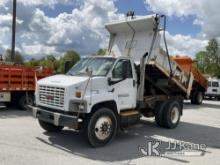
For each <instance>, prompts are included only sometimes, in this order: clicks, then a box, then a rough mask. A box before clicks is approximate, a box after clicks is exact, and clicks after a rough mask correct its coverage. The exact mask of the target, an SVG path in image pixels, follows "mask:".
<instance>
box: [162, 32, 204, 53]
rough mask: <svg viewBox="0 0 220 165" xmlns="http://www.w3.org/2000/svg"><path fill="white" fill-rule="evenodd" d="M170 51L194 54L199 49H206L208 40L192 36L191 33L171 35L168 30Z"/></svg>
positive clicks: (167, 36)
mask: <svg viewBox="0 0 220 165" xmlns="http://www.w3.org/2000/svg"><path fill="white" fill-rule="evenodd" d="M166 38H167V43H168V48H169V52H170V54H171V55H188V56H193V55H195V54H196V53H197V52H198V51H201V50H204V49H205V47H206V45H207V43H208V41H207V40H200V39H196V38H192V37H191V36H190V35H187V36H184V35H181V34H177V35H171V34H170V33H169V32H166Z"/></svg>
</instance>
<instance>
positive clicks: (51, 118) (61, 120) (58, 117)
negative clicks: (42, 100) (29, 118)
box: [28, 106, 80, 127]
mask: <svg viewBox="0 0 220 165" xmlns="http://www.w3.org/2000/svg"><path fill="white" fill-rule="evenodd" d="M28 109H29V110H31V111H32V113H33V117H34V118H38V119H39V120H42V121H45V122H48V123H51V124H54V125H56V126H66V127H77V126H78V123H79V121H80V119H78V118H77V117H76V116H72V115H66V114H62V113H58V112H52V111H49V110H46V109H43V108H41V107H35V106H28Z"/></svg>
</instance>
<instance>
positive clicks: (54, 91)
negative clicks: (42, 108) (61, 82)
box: [39, 85, 65, 108]
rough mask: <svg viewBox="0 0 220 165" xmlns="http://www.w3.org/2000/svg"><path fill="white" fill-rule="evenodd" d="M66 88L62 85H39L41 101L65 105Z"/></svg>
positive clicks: (56, 105) (58, 105) (48, 103)
mask: <svg viewBox="0 0 220 165" xmlns="http://www.w3.org/2000/svg"><path fill="white" fill-rule="evenodd" d="M64 93H65V89H64V88H60V87H51V86H42V85H41V86H39V101H40V103H42V104H46V105H50V106H55V107H59V108H63V107H64Z"/></svg>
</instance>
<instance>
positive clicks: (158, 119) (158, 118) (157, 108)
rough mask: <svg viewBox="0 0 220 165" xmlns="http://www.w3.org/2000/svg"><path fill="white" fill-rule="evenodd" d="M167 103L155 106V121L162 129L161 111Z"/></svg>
mask: <svg viewBox="0 0 220 165" xmlns="http://www.w3.org/2000/svg"><path fill="white" fill-rule="evenodd" d="M167 102H168V101H163V102H157V103H156V106H155V121H156V123H157V125H158V126H160V127H163V111H164V107H165V106H166V104H167Z"/></svg>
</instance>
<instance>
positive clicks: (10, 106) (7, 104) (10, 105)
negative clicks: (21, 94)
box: [4, 101, 15, 108]
mask: <svg viewBox="0 0 220 165" xmlns="http://www.w3.org/2000/svg"><path fill="white" fill-rule="evenodd" d="M4 104H5V106H6V107H7V108H12V107H14V106H15V104H14V103H13V102H12V101H11V102H5V103H4Z"/></svg>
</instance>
